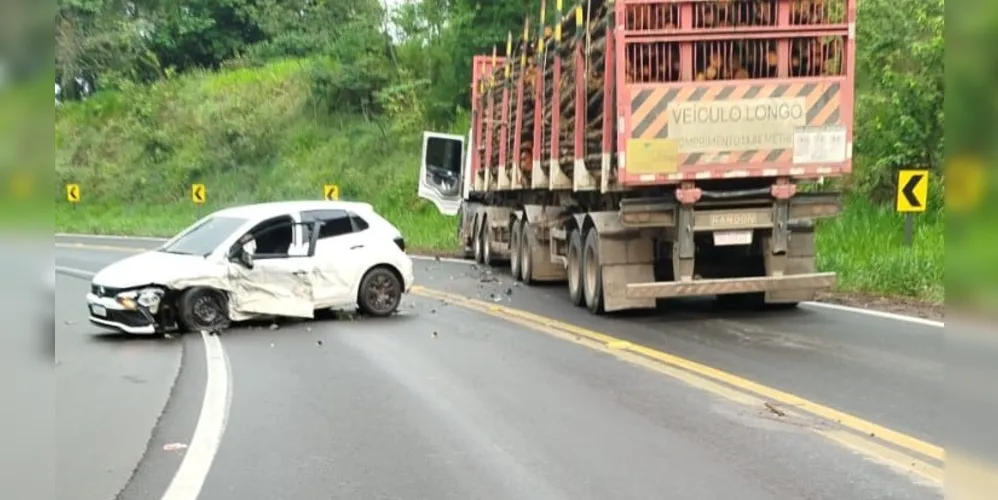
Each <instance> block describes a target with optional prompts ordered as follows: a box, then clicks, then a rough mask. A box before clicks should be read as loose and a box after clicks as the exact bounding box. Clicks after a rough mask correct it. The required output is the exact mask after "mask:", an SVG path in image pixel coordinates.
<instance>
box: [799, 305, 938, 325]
mask: <svg viewBox="0 0 998 500" xmlns="http://www.w3.org/2000/svg"><path fill="white" fill-rule="evenodd" d="M802 304H804V305H807V306H808V307H816V308H820V309H832V310H835V311H843V312H850V313H855V314H865V315H867V316H875V317H878V318H883V319H893V320H897V321H907V322H909V323H917V324H919V325H925V326H932V327H937V328H945V327H946V324H945V323H944V322H942V321H935V320H931V319H925V318H918V317H915V316H906V315H904V314H895V313H889V312H884V311H876V310H873V309H860V308H857V307H849V306H843V305H840V304H833V303H830V302H802Z"/></svg>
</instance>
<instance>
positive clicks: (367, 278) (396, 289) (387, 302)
mask: <svg viewBox="0 0 998 500" xmlns="http://www.w3.org/2000/svg"><path fill="white" fill-rule="evenodd" d="M401 302H402V280H400V279H399V277H398V275H396V274H395V273H394V272H392V270H391V269H388V268H387V267H375V268H374V269H371V270H370V271H368V272H367V274H365V275H364V279H362V280H361V281H360V290H359V291H358V293H357V306H358V307H359V308H360V312H361V313H363V314H365V315H367V316H374V317H379V318H380V317H385V316H389V315H391V314H392V313H394V312H395V310H396V309H398V307H399V304H400V303H401Z"/></svg>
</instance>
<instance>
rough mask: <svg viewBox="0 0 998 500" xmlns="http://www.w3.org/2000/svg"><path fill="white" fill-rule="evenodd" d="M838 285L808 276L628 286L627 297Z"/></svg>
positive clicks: (831, 278) (826, 277) (828, 277)
mask: <svg viewBox="0 0 998 500" xmlns="http://www.w3.org/2000/svg"><path fill="white" fill-rule="evenodd" d="M835 282H836V275H835V273H809V274H796V275H791V276H760V277H754V278H728V279H707V280H694V281H672V282H662V283H630V284H628V285H627V297H628V298H632V299H647V298H656V299H664V298H672V297H696V296H706V295H728V294H736V293H753V292H776V291H782V290H799V289H806V290H827V289H830V288H832V287H834V286H835Z"/></svg>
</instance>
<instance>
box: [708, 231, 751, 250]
mask: <svg viewBox="0 0 998 500" xmlns="http://www.w3.org/2000/svg"><path fill="white" fill-rule="evenodd" d="M751 244H752V231H715V232H714V246H716V247H723V246H731V245H751Z"/></svg>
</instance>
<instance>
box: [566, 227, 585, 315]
mask: <svg viewBox="0 0 998 500" xmlns="http://www.w3.org/2000/svg"><path fill="white" fill-rule="evenodd" d="M582 269H583V268H582V230H581V229H573V230H572V233H571V234H570V235H569V236H568V268H567V269H566V270H567V271H568V298H569V300H571V302H572V305H574V306H577V307H583V306H585V305H586V294H585V291H584V290H583V285H582V280H583V278H582Z"/></svg>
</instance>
